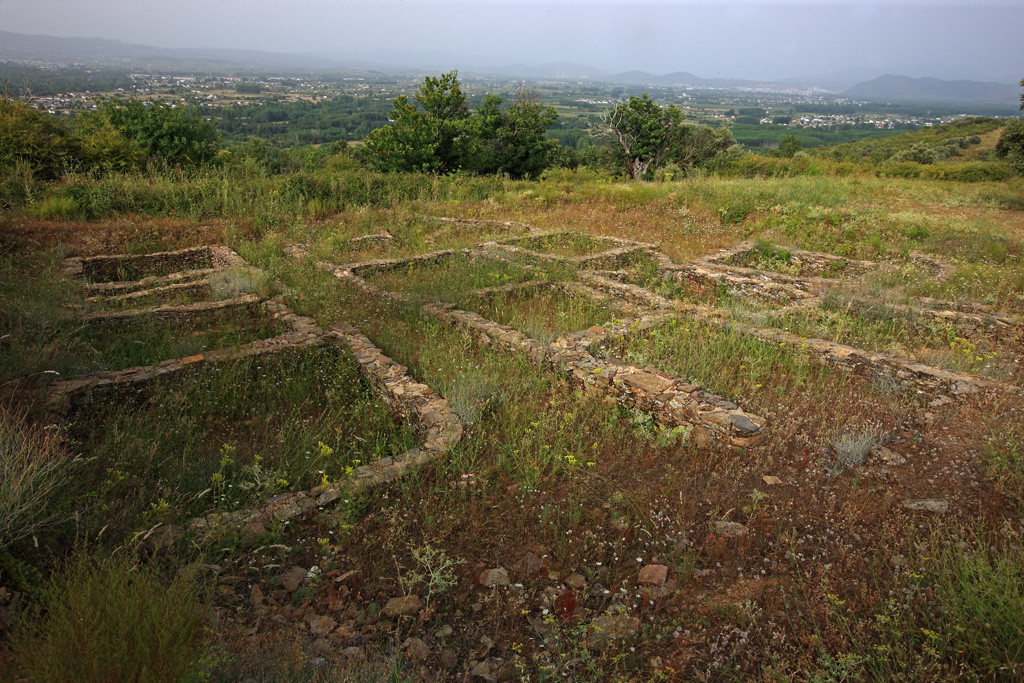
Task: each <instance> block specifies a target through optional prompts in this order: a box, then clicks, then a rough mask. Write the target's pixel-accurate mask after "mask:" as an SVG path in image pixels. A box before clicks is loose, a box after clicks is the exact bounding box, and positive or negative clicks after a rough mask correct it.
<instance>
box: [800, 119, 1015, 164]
mask: <svg viewBox="0 0 1024 683" xmlns="http://www.w3.org/2000/svg"><path fill="white" fill-rule="evenodd" d="M1006 122H1007V121H1006V119H993V118H986V117H981V116H975V117H967V118H963V119H959V120H957V121H951V122H950V123H943V124H941V125H938V126H929V127H926V128H921V129H919V130H914V131H908V132H906V133H900V134H899V135H893V136H890V137H885V138H881V139H878V140H861V141H858V142H847V143H843V144H841V145H832V146H828V147H817V148H815V149H814V150H813V152H812V153H813V154H820V155H824V156H832V157H834V158H851V157H854V158H864V159H867V160H871V161H873V162H874V163H881V162H882V161H884V160H885V159H888V158H889V157H891V156H893V155H894V154H896V153H897V152H902V151H904V150H908V149H910V148H911V147H913V146H915V145H922V146H924V147H937V146H939V145H944V144H947V142H948V141H949V140H950V138H960V137H970V136H972V135H978V136H981V137H984V138H986V139H990V142H989V144H988V145H982V147H984V148H990V147H991V146H992V145H994V144H995V142H994V138H993V135H994V133H993V131H998V130H999V129H1000V128H1002V127H1003V126H1005V125H1006ZM978 149H979V148H977V147H971V148H969V149H967V150H965V155H964V156H963V157H952V158H950V159H949V161H950V162H953V163H956V162H958V161H968V160H972V159H973V158H975V157H976V156H977V154H976V152H977V151H978Z"/></svg>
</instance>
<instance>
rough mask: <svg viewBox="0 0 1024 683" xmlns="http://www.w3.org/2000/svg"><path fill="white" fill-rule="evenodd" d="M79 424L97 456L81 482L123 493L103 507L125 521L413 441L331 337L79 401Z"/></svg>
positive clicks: (200, 506) (307, 474)
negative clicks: (329, 342)
mask: <svg viewBox="0 0 1024 683" xmlns="http://www.w3.org/2000/svg"><path fill="white" fill-rule="evenodd" d="M71 434H72V435H73V436H74V438H75V440H76V442H77V443H79V444H80V447H81V449H82V451H83V453H84V454H86V456H87V458H88V459H89V462H88V463H87V465H85V466H84V468H83V469H84V471H83V472H81V473H80V478H81V479H82V481H83V485H82V488H83V491H86V492H88V491H91V492H92V495H91V496H90V497H92V496H95V495H98V496H99V498H100V499H101V500H103V499H107V498H116V499H117V500H118V501H119V503H118V506H117V507H116V508H110V509H107V510H105V511H104V513H105V515H104V516H105V517H107V519H108V520H111V521H113V520H117V521H118V522H123V523H126V524H131V523H132V520H133V519H137V518H138V516H143V517H145V518H151V519H153V520H154V521H157V520H181V519H182V518H183V517H187V516H190V515H193V516H194V515H198V514H200V513H202V512H203V511H204V510H207V509H210V508H215V509H223V510H233V509H237V508H239V507H245V506H250V505H253V504H256V503H259V502H262V501H263V500H265V499H266V498H268V497H270V496H271V495H274V494H276V493H281V492H284V491H294V490H303V489H309V488H312V487H313V486H315V485H318V484H320V483H322V482H323V481H336V480H338V479H343V478H344V477H345V476H347V472H348V468H352V467H356V466H358V465H359V464H366V463H369V462H371V461H372V460H376V459H378V458H381V457H384V456H391V455H395V454H397V453H401V452H404V451H405V450H407V449H409V448H411V447H412V446H413V445H415V443H414V441H415V440H414V436H413V434H412V432H411V430H410V428H408V427H405V426H403V425H401V424H399V423H396V421H395V419H394V418H393V416H392V415H391V413H390V412H389V411H388V409H387V408H386V406H384V405H383V404H382V403H381V402H380V400H379V399H377V398H376V397H375V396H374V394H373V392H372V391H371V390H370V388H369V386H368V385H367V383H366V381H365V380H363V379H362V377H361V376H360V375H359V374H358V372H357V371H356V369H355V367H354V365H353V361H352V360H351V359H350V358H347V357H345V356H344V355H343V354H340V353H338V352H337V351H335V350H333V349H328V348H316V349H312V350H307V351H300V352H287V353H284V354H279V355H276V356H269V357H265V358H249V359H240V360H236V361H230V362H225V363H222V364H218V365H215V366H210V367H206V368H204V369H202V370H200V371H197V372H195V373H193V374H191V375H190V376H188V377H184V378H181V379H177V378H176V379H169V380H162V381H160V382H158V383H156V384H155V385H154V386H153V387H152V388H150V389H147V390H145V392H144V393H143V394H142V395H140V396H138V397H131V398H130V399H129V400H126V401H111V402H104V403H97V404H94V405H92V406H89V407H87V408H85V409H83V410H82V411H80V413H79V414H77V415H76V416H75V419H74V423H73V425H72V427H71ZM142 435H145V438H140V437H141V436H142Z"/></svg>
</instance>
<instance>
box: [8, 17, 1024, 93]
mask: <svg viewBox="0 0 1024 683" xmlns="http://www.w3.org/2000/svg"><path fill="white" fill-rule="evenodd" d="M0 29H3V30H8V31H15V32H18V33H42V34H49V35H57V36H81V37H98V38H117V39H120V40H124V41H127V42H134V43H143V44H146V45H156V46H160V47H232V48H250V49H260V50H270V51H281V52H343V53H346V54H351V55H365V56H367V57H372V58H373V59H376V60H378V61H379V60H380V59H381V57H382V55H383V54H388V53H389V54H391V55H393V56H395V57H396V59H395V60H394V61H404V60H401V59H399V58H401V57H407V56H408V55H411V54H412V55H418V54H420V53H421V52H423V51H431V52H435V53H441V55H442V56H441V61H442V62H443V61H444V60H446V59H449V56H451V57H450V61H452V62H453V63H452V65H451V66H453V67H457V66H462V65H463V64H478V65H487V66H498V65H502V64H512V63H523V64H542V63H545V62H552V61H567V62H573V63H579V64H588V65H592V66H595V67H597V68H600V69H603V70H605V71H607V72H610V73H616V72H620V71H627V70H632V69H640V70H644V71H650V72H653V73H669V72H672V71H689V72H692V73H695V74H697V75H698V76H704V77H715V76H726V77H738V78H759V79H774V78H784V77H789V76H804V75H812V74H818V73H824V72H830V71H834V70H838V69H844V68H850V67H878V68H882V69H885V70H890V71H893V72H900V73H906V72H907V71H908V69H910V68H918V69H919V70H920V71H921V73H916V74H908V75H933V76H940V77H941V76H945V77H947V78H965V77H967V78H977V79H982V80H998V81H1002V82H1015V81H1017V80H1019V79H1020V78H1021V76H1024V0H996V1H990V2H970V1H969V0H960V1H959V2H948V1H944V0H928V1H925V0H887V1H882V0H874V1H872V0H868V1H866V2H848V1H845V2H839V1H835V0H776V1H775V2H765V1H757V0H746V1H743V2H740V1H736V0H719V1H718V2H714V3H709V2H706V1H705V2H690V1H687V0H646V1H643V2H627V1H626V0H619V1H618V2H602V1H601V0H556V1H554V2H541V1H539V0H473V1H472V2H446V1H444V0H375V1H373V2H364V1H356V2H353V1H349V0H0ZM459 61H462V62H463V64H459V63H456V62H459ZM432 66H433V65H432ZM925 71H927V72H928V73H927V74H925V73H924V72H925Z"/></svg>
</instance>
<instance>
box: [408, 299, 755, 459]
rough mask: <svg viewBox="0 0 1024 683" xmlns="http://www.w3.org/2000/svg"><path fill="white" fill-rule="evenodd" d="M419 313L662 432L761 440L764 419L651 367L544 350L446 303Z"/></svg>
mask: <svg viewBox="0 0 1024 683" xmlns="http://www.w3.org/2000/svg"><path fill="white" fill-rule="evenodd" d="M423 308H424V310H425V311H426V312H427V313H430V314H431V315H433V316H434V317H436V318H438V319H439V320H442V321H445V322H447V323H449V324H451V325H453V326H455V327H458V328H460V329H464V330H466V331H468V332H469V333H470V334H471V335H472V336H473V337H474V338H475V339H476V340H477V341H478V342H480V343H481V344H483V345H485V346H490V347H493V348H498V349H501V350H504V351H509V352H514V353H523V354H525V355H526V356H527V357H528V358H529V359H530V360H531V361H532V362H533V363H535V364H537V365H546V366H548V367H550V368H552V369H554V370H555V371H556V372H557V373H558V374H560V375H562V376H564V377H566V378H567V379H568V380H569V381H570V383H571V384H573V385H574V386H577V387H579V388H581V389H583V390H585V391H598V392H600V393H602V394H606V395H608V396H610V397H612V398H613V399H614V400H615V401H617V402H619V403H621V404H623V405H625V406H627V407H630V408H635V409H637V410H642V411H645V412H649V413H651V414H652V415H653V416H654V418H655V419H656V420H657V421H658V422H659V423H661V424H662V425H664V426H666V427H676V426H680V425H692V426H693V427H694V429H695V431H697V434H698V438H700V439H702V440H706V439H709V438H710V439H715V440H721V441H725V442H726V443H730V444H732V445H736V446H753V445H756V444H757V443H759V442H760V441H761V431H762V429H763V427H764V426H765V424H766V422H765V420H764V418H762V417H760V416H758V415H753V414H751V413H746V412H744V411H743V410H741V409H740V408H739V406H737V405H736V404H734V403H732V402H730V401H728V400H726V399H724V398H722V397H720V396H716V395H714V394H710V393H708V392H705V391H703V390H702V389H701V388H700V387H699V386H697V385H695V384H692V383H690V382H686V381H684V380H680V379H678V378H675V377H672V376H671V375H669V374H667V373H663V372H661V371H659V370H657V369H655V368H641V367H637V366H634V365H630V364H628V363H625V362H622V361H619V360H615V359H602V360H599V359H597V358H595V357H594V356H593V355H591V354H590V352H589V351H587V350H586V349H585V348H583V347H582V346H580V345H577V344H574V343H572V342H571V341H569V339H568V338H565V339H562V340H559V341H556V342H554V343H552V344H551V345H549V346H545V345H543V344H541V343H540V342H538V341H536V340H535V339H531V338H530V337H527V336H526V335H524V334H522V333H521V332H518V331H516V330H514V329H513V328H511V327H509V326H507V325H501V324H498V323H496V322H493V321H491V320H487V319H486V318H483V317H482V316H480V315H478V314H476V313H471V312H469V311H463V310H459V309H457V308H455V307H454V306H452V305H450V304H427V305H425V306H424V307H423Z"/></svg>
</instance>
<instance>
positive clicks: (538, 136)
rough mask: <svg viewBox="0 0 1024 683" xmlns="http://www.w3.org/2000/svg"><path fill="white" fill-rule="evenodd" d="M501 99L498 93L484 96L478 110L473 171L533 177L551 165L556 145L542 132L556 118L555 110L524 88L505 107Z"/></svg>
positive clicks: (553, 122)
mask: <svg viewBox="0 0 1024 683" xmlns="http://www.w3.org/2000/svg"><path fill="white" fill-rule="evenodd" d="M502 102H503V100H502V98H500V97H498V96H497V95H487V96H486V97H485V98H484V103H483V105H482V106H481V107H480V109H479V110H478V112H477V116H476V117H475V124H476V125H475V126H474V138H475V142H476V148H475V150H474V157H475V163H474V165H473V166H474V170H475V171H477V172H479V173H507V174H508V175H509V176H510V177H512V178H536V177H537V176H539V175H540V174H541V172H542V171H544V169H546V168H547V167H548V166H550V165H551V161H552V158H553V155H554V152H555V149H556V148H557V146H558V145H557V143H556V142H555V141H553V140H549V139H547V138H546V137H545V135H544V133H545V131H546V130H547V128H548V127H550V126H552V125H554V124H555V122H556V121H558V112H556V111H555V108H554V107H549V106H544V105H542V104H541V103H540V99H539V96H538V94H537V93H536V92H527V91H525V90H524V91H520V92H519V95H518V96H517V97H516V101H515V102H513V103H511V104H510V105H508V106H507V107H505V108H504V109H503V108H502V106H501V105H502Z"/></svg>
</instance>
